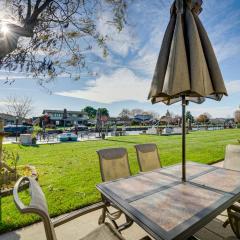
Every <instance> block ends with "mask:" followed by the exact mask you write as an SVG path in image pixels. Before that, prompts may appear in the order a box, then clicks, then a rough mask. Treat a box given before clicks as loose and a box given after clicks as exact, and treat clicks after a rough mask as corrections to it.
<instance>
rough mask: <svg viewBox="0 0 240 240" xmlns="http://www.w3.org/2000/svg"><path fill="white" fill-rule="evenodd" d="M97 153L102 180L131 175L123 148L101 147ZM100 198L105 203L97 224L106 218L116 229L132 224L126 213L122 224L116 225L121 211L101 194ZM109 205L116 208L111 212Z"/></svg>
mask: <svg viewBox="0 0 240 240" xmlns="http://www.w3.org/2000/svg"><path fill="white" fill-rule="evenodd" d="M97 153H98V156H99V163H100V171H101V177H102V181H103V182H105V181H112V180H116V179H118V178H124V177H129V176H131V172H130V166H129V162H128V153H127V150H126V149H125V148H107V149H101V150H98V151H97ZM102 199H103V201H104V203H105V207H104V208H103V210H102V215H101V216H100V217H99V221H98V223H99V224H102V223H104V222H105V220H106V218H108V219H110V220H111V221H112V222H113V224H114V225H115V227H116V228H117V229H118V231H122V230H124V229H126V228H128V227H130V226H131V225H132V223H133V222H132V220H130V219H129V218H128V217H127V216H126V215H125V218H126V222H125V223H124V224H122V225H118V224H117V222H116V220H118V219H119V218H120V217H121V215H122V212H121V211H120V210H119V209H118V208H117V207H116V206H113V205H112V204H111V203H110V202H109V201H108V200H107V199H105V198H104V197H103V196H102ZM110 207H113V208H114V209H117V210H116V211H115V210H114V212H111V211H110Z"/></svg>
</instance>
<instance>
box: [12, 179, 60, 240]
mask: <svg viewBox="0 0 240 240" xmlns="http://www.w3.org/2000/svg"><path fill="white" fill-rule="evenodd" d="M26 181H27V182H29V191H30V195H31V201H30V204H29V205H28V206H25V205H24V204H23V202H22V201H21V200H20V198H19V196H18V190H19V187H21V183H23V182H26ZM13 198H14V202H15V204H16V206H17V208H18V209H19V211H20V212H21V213H35V214H37V215H39V216H40V217H41V218H42V220H43V223H44V228H45V232H46V237H47V240H57V238H56V234H55V231H54V227H53V224H52V221H51V219H50V216H49V213H48V207H47V202H46V198H45V196H44V193H43V192H42V189H41V187H40V186H39V184H38V183H37V181H36V180H35V179H33V178H31V177H21V178H20V179H19V180H18V181H17V182H16V184H15V186H14V189H13ZM33 239H34V236H33Z"/></svg>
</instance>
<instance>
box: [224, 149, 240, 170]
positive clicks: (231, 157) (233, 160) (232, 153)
mask: <svg viewBox="0 0 240 240" xmlns="http://www.w3.org/2000/svg"><path fill="white" fill-rule="evenodd" d="M223 167H224V168H227V169H230V170H236V171H240V146H239V145H227V147H226V152H225V159H224V163H223Z"/></svg>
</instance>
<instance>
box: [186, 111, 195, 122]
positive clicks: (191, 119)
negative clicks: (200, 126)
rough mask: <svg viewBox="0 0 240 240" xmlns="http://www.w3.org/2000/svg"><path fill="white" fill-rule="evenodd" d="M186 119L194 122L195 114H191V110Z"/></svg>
mask: <svg viewBox="0 0 240 240" xmlns="http://www.w3.org/2000/svg"><path fill="white" fill-rule="evenodd" d="M186 120H187V121H189V122H191V123H194V117H193V115H192V114H191V112H190V111H187V112H186Z"/></svg>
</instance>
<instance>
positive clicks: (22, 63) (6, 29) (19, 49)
mask: <svg viewBox="0 0 240 240" xmlns="http://www.w3.org/2000/svg"><path fill="white" fill-rule="evenodd" d="M126 2H127V0H87V1H86V0H11V1H7V0H6V3H5V4H4V3H3V1H2V3H0V7H2V9H4V14H3V15H2V17H1V19H0V26H1V27H0V28H1V32H0V67H3V68H5V69H8V70H10V71H14V70H21V71H25V72H29V73H31V74H32V75H33V76H38V77H41V78H42V80H43V78H44V79H45V78H47V77H48V79H52V78H54V77H56V76H57V75H59V74H62V73H68V74H69V75H71V72H72V71H71V70H72V68H73V67H74V68H75V67H77V68H78V69H79V70H81V69H83V68H86V67H87V65H86V63H85V53H86V52H89V50H91V48H92V47H93V46H99V47H101V48H102V49H103V55H104V56H106V55H107V40H108V39H109V37H110V36H105V35H102V34H101V33H100V32H99V30H98V28H97V22H98V18H99V13H100V12H101V9H107V10H108V11H109V12H111V13H112V14H109V15H110V19H108V21H107V22H106V24H111V25H114V26H115V27H116V29H117V30H119V31H121V30H122V28H123V26H124V24H125V23H126V19H125V12H126V8H127V3H126ZM59 59H61V60H59ZM77 77H78V76H76V78H77ZM79 77H80V76H79Z"/></svg>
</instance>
